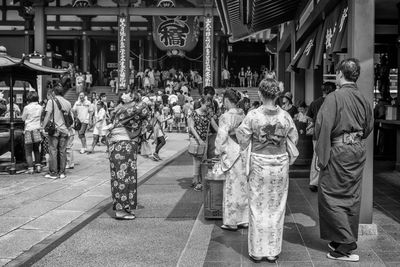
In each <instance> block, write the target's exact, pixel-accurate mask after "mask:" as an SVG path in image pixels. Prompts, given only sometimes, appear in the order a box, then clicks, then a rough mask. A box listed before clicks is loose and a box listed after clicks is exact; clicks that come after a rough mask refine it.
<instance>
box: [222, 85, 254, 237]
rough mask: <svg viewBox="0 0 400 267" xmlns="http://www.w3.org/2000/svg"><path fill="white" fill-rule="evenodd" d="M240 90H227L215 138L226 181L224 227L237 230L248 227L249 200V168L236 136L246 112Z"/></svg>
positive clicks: (223, 206)
mask: <svg viewBox="0 0 400 267" xmlns="http://www.w3.org/2000/svg"><path fill="white" fill-rule="evenodd" d="M240 97H241V95H240V93H239V92H237V91H235V90H232V89H229V90H227V91H226V92H225V93H224V106H225V108H226V110H227V111H226V112H225V113H224V114H223V115H222V116H221V117H220V118H219V128H218V133H217V138H216V140H215V153H216V155H219V156H220V164H219V165H217V166H218V167H220V168H221V171H222V172H223V174H222V175H223V176H224V178H225V181H224V189H223V190H224V191H223V204H222V214H223V215H222V217H223V225H222V226H221V228H222V229H224V230H230V231H236V230H238V227H248V222H249V204H248V188H247V178H246V175H245V169H244V166H243V162H242V157H241V154H240V146H239V144H238V142H237V139H236V134H235V129H236V128H237V127H238V126H239V125H240V124H241V123H242V121H243V119H244V117H245V115H244V112H243V110H242V109H240V108H237V106H236V105H237V103H238V102H239V100H240Z"/></svg>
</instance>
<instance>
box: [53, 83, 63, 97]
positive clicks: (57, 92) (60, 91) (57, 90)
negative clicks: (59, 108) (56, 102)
mask: <svg viewBox="0 0 400 267" xmlns="http://www.w3.org/2000/svg"><path fill="white" fill-rule="evenodd" d="M53 92H54V94H55V95H60V96H63V95H64V88H63V87H62V85H61V84H57V85H56V86H54V88H53Z"/></svg>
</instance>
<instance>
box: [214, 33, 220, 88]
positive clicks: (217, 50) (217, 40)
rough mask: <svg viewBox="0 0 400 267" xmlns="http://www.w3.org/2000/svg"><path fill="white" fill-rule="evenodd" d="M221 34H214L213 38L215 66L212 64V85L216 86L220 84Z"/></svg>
mask: <svg viewBox="0 0 400 267" xmlns="http://www.w3.org/2000/svg"><path fill="white" fill-rule="evenodd" d="M220 42H221V36H219V34H216V38H215V42H214V43H215V50H214V55H215V57H214V58H215V64H214V65H215V66H214V68H215V69H214V85H215V86H216V87H218V86H219V85H220V81H221V45H220Z"/></svg>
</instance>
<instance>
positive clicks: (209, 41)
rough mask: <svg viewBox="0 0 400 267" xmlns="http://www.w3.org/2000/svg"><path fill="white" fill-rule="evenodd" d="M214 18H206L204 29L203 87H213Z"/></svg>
mask: <svg viewBox="0 0 400 267" xmlns="http://www.w3.org/2000/svg"><path fill="white" fill-rule="evenodd" d="M213 60H214V18H213V17H212V16H206V17H204V29H203V86H204V87H205V86H213V75H214V74H213V68H214V67H213V63H214V62H213Z"/></svg>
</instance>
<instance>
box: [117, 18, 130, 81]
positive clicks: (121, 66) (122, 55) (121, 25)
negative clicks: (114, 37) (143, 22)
mask: <svg viewBox="0 0 400 267" xmlns="http://www.w3.org/2000/svg"><path fill="white" fill-rule="evenodd" d="M128 29H129V28H128V27H127V18H126V16H119V17H118V30H119V31H118V82H119V84H118V86H119V89H126V88H127V84H126V83H127V73H126V72H127V69H126V68H127V63H126V58H127V57H126V54H127V38H126V35H127V30H128Z"/></svg>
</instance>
